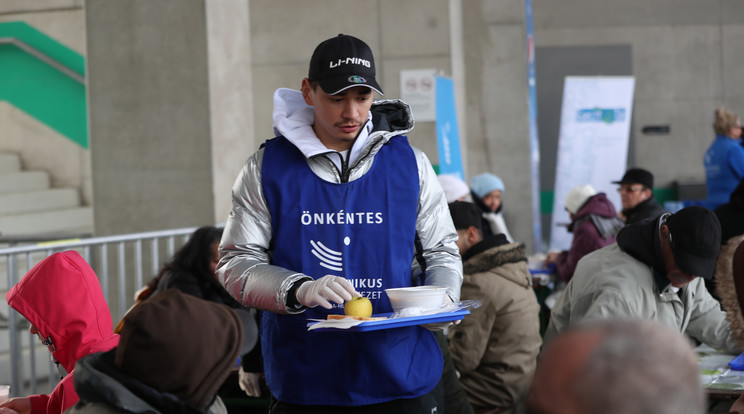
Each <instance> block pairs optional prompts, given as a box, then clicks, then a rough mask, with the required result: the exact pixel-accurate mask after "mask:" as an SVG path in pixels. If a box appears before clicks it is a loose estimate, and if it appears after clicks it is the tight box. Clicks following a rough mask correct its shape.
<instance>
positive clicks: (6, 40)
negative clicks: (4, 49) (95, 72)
mask: <svg viewBox="0 0 744 414" xmlns="http://www.w3.org/2000/svg"><path fill="white" fill-rule="evenodd" d="M0 44H6V45H7V44H10V45H14V46H16V47H18V48H19V49H21V50H23V51H25V52H26V53H28V54H29V55H31V56H33V57H35V58H37V59H39V60H41V61H42V62H44V63H46V64H47V65H49V66H51V67H53V68H54V69H57V70H58V71H60V72H62V73H63V74H65V75H67V76H69V77H70V78H72V79H73V80H75V81H77V82H79V83H82V84H85V78H84V77H82V76H80V75H78V74H77V73H76V72H75V71H73V70H71V69H70V68H68V67H67V66H65V65H63V64H62V63H60V62H58V61H57V60H55V59H54V58H52V57H50V56H49V55H47V54H46V53H44V52H42V51H40V50H39V49H36V48H35V47H33V46H31V45H29V44H28V43H26V42H24V41H23V40H20V39H17V38H15V37H0Z"/></svg>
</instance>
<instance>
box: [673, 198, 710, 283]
mask: <svg viewBox="0 0 744 414" xmlns="http://www.w3.org/2000/svg"><path fill="white" fill-rule="evenodd" d="M665 224H666V225H668V226H669V231H670V233H671V236H672V237H671V242H672V251H673V252H674V261H675V263H676V264H677V266H678V267H679V268H680V269H681V270H682V271H683V272H685V273H687V274H689V275H693V276H701V277H703V278H705V279H711V278H713V273H714V271H715V267H716V259H717V258H718V252H719V251H720V250H721V224H720V223H719V222H718V217H716V215H715V213H713V212H712V211H710V210H708V209H707V208H705V207H700V206H691V207H686V208H683V209H682V210H680V211H678V212H676V213H674V214H672V215H671V216H669V218H668V219H667V220H666V223H665Z"/></svg>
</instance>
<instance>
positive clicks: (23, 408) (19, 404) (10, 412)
mask: <svg viewBox="0 0 744 414" xmlns="http://www.w3.org/2000/svg"><path fill="white" fill-rule="evenodd" d="M0 414H31V400H30V399H29V398H28V397H16V398H11V399H9V400H5V401H4V402H2V403H0Z"/></svg>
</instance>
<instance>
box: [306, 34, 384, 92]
mask: <svg viewBox="0 0 744 414" xmlns="http://www.w3.org/2000/svg"><path fill="white" fill-rule="evenodd" d="M307 79H308V80H309V81H310V82H316V81H317V82H318V84H319V85H320V88H321V89H323V92H325V93H327V94H329V95H336V94H337V93H340V92H342V91H344V90H346V89H349V88H353V87H355V86H366V87H368V88H372V89H374V90H375V91H376V92H377V93H379V94H380V95H382V88H380V85H378V84H377V81H376V80H375V58H374V56H372V49H370V48H369V46H367V44H366V43H364V42H363V41H362V40H360V39H357V38H356V37H354V36H349V35H345V34H339V35H338V36H336V37H332V38H330V39H328V40H325V41H323V42H322V43H321V44H319V45H318V46H317V47H316V48H315V51H314V52H313V56H312V58H310V70H309V71H308V75H307Z"/></svg>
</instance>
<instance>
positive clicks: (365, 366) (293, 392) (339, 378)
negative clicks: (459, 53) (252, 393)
mask: <svg viewBox="0 0 744 414" xmlns="http://www.w3.org/2000/svg"><path fill="white" fill-rule="evenodd" d="M262 185H263V190H264V195H265V197H266V201H267V204H268V206H269V210H270V213H271V223H272V237H273V243H274V246H275V247H274V251H273V256H272V264H274V265H277V266H281V267H284V268H287V269H290V270H294V271H298V272H302V273H304V274H306V275H308V276H311V277H313V278H315V279H318V278H320V277H322V276H325V275H328V274H331V275H335V276H343V277H345V278H347V279H349V280H350V281H351V282H352V283H353V284H354V286H355V288H356V289H357V291H359V292H360V293H361V294H362V295H364V296H367V297H368V298H369V299H370V300H371V302H372V305H373V309H374V311H373V312H374V313H383V312H392V308H391V306H390V302H389V300H388V299H387V296H386V295H385V289H387V288H393V287H402V286H410V285H411V260H412V258H413V254H414V235H415V229H416V215H417V206H418V194H419V184H418V169H417V165H416V159H415V155H414V153H413V150H412V149H411V147H410V145H409V144H408V140H407V138H406V137H405V136H401V137H395V138H393V139H391V140H390V141H389V143H388V144H386V145H384V146H383V147H382V148H381V149H380V152H379V153H378V154H377V155H376V156H375V159H374V162H373V165H372V168H371V169H370V171H369V172H368V173H367V174H365V175H364V176H363V177H361V178H359V179H357V180H354V181H352V182H349V183H342V184H337V183H330V182H327V181H325V180H323V179H321V178H319V177H317V176H316V175H315V174H314V173H313V172H312V170H311V169H310V167H309V166H308V164H307V160H306V159H305V157H304V155H303V154H302V153H301V152H300V151H299V150H298V149H297V148H296V147H295V146H294V145H293V144H291V143H290V142H289V141H287V140H286V138H283V137H278V138H275V139H271V140H269V141H267V142H266V146H265V151H264V157H263V165H262ZM334 305H335V304H334ZM329 313H343V306H342V305H336V306H334V308H333V309H331V310H327V309H324V308H322V307H320V306H318V307H315V308H312V309H308V310H306V311H305V312H304V313H303V314H299V315H280V314H277V313H273V312H263V317H262V318H263V319H262V323H261V346H262V349H263V354H264V369H265V373H266V381H267V383H268V385H269V388H270V389H271V392H272V394H273V395H274V396H275V397H276V398H277V399H279V400H281V401H285V402H290V403H295V404H303V405H343V406H355V405H367V404H374V403H379V402H384V401H390V400H394V399H399V398H412V397H418V396H421V395H424V394H426V393H428V392H429V391H431V390H432V389H433V388H434V386H436V384H437V382H438V381H439V379H440V378H441V375H442V354H441V351H440V349H439V345H438V344H437V341H436V339H435V338H434V336H433V334H432V333H431V332H429V331H427V330H426V329H424V328H422V327H419V326H412V327H404V328H394V329H387V330H379V331H370V332H312V331H310V332H308V330H307V323H308V319H326V316H327V315H328V314H329Z"/></svg>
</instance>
